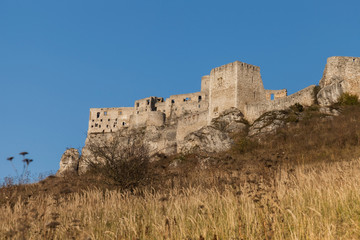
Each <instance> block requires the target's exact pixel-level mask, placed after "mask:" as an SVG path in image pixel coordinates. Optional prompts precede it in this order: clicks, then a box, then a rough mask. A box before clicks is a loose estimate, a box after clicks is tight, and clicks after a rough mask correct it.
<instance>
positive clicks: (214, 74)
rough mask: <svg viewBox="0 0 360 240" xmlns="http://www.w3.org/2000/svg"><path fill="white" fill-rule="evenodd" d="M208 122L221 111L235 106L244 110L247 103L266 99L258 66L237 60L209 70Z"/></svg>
mask: <svg viewBox="0 0 360 240" xmlns="http://www.w3.org/2000/svg"><path fill="white" fill-rule="evenodd" d="M209 82H210V84H209V122H210V121H211V119H213V118H215V117H217V116H218V115H219V114H220V113H221V112H222V111H224V110H226V109H229V108H231V107H235V108H238V109H240V111H242V112H244V110H245V106H246V105H247V104H248V103H253V102H259V101H263V100H265V99H266V96H265V89H264V85H263V82H262V80H261V75H260V68H259V67H257V66H253V65H250V64H246V63H242V62H239V61H236V62H233V63H229V64H226V65H224V66H221V67H218V68H214V69H213V70H212V71H211V72H210V81H209Z"/></svg>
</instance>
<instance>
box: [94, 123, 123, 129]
mask: <svg viewBox="0 0 360 240" xmlns="http://www.w3.org/2000/svg"><path fill="white" fill-rule="evenodd" d="M121 125H123V126H126V122H122V123H121ZM91 127H92V128H93V127H94V125H91ZM95 127H99V128H101V124H97V123H95ZM113 127H116V123H115V124H114V125H113ZM106 128H109V125H106Z"/></svg>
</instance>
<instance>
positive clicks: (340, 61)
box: [319, 57, 360, 95]
mask: <svg viewBox="0 0 360 240" xmlns="http://www.w3.org/2000/svg"><path fill="white" fill-rule="evenodd" d="M341 81H345V82H346V88H347V89H344V91H345V92H350V93H352V94H357V95H360V58H358V57H357V58H356V57H329V58H328V59H327V63H326V66H325V70H324V74H323V77H322V79H321V80H320V82H319V85H320V87H321V88H323V87H326V86H329V85H331V84H333V83H336V82H341Z"/></svg>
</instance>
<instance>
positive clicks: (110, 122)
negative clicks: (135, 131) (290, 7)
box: [88, 107, 134, 133]
mask: <svg viewBox="0 0 360 240" xmlns="http://www.w3.org/2000/svg"><path fill="white" fill-rule="evenodd" d="M133 112H134V108H132V107H122V108H90V117H89V128H88V133H105V132H115V131H117V130H118V129H121V128H124V127H129V124H130V116H131V115H132V114H133Z"/></svg>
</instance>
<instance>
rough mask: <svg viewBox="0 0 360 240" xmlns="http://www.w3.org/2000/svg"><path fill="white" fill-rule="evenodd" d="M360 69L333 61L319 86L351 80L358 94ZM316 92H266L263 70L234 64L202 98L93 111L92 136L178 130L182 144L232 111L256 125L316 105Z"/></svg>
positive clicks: (214, 75)
mask: <svg viewBox="0 0 360 240" xmlns="http://www.w3.org/2000/svg"><path fill="white" fill-rule="evenodd" d="M359 66H360V58H350V57H349V58H343V57H340V58H339V57H332V58H329V59H328V64H327V66H326V68H325V71H324V77H323V79H322V80H321V81H320V83H321V85H323V86H325V85H326V84H330V82H333V81H334V79H336V80H339V81H340V80H341V79H343V78H350V79H352V81H353V82H352V84H353V85H354V88H355V87H357V88H360V86H359V82H360V77H359V74H360V73H359V72H360V71H358V70H359ZM329 79H332V80H329ZM356 84H357V85H356ZM355 85H356V86H355ZM313 89H314V86H310V87H308V88H305V89H303V90H301V91H299V92H297V93H294V94H292V95H290V96H287V90H286V89H281V90H266V89H264V86H263V82H262V79H261V74H260V68H259V67H257V66H254V65H250V64H247V63H243V62H239V61H235V62H233V63H229V64H226V65H223V66H220V67H217V68H214V69H212V70H211V72H210V74H209V75H205V76H203V77H202V78H201V91H200V92H194V93H188V94H178V95H171V96H170V97H169V98H167V99H164V98H162V97H155V96H152V97H147V98H143V99H139V100H136V101H135V102H134V107H123V108H91V109H90V119H89V130H88V133H111V132H114V131H117V130H120V129H124V128H130V129H131V128H139V127H150V126H154V127H159V126H165V125H167V126H169V125H173V126H176V128H177V129H176V139H177V140H179V141H180V140H182V139H184V138H185V136H186V135H187V134H189V133H191V132H194V131H196V130H199V129H200V128H202V127H204V126H206V125H208V124H210V123H211V120H212V119H213V118H216V117H218V116H219V115H220V114H221V112H223V111H224V110H227V109H229V108H232V107H235V108H237V109H239V110H240V111H242V112H243V114H244V116H245V118H246V119H247V120H248V121H249V122H253V121H254V120H255V119H257V118H258V117H260V116H261V115H262V114H263V113H265V112H267V111H272V110H282V109H286V108H288V107H290V106H291V105H294V104H295V103H300V104H302V105H305V106H307V105H311V104H313V103H314V92H313Z"/></svg>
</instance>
